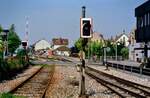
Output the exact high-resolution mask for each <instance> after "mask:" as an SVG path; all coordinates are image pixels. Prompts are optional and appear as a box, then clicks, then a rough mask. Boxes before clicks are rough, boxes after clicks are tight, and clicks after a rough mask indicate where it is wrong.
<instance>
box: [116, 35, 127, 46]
mask: <svg viewBox="0 0 150 98" xmlns="http://www.w3.org/2000/svg"><path fill="white" fill-rule="evenodd" d="M115 43H124V45H125V46H126V47H128V45H129V37H128V36H127V35H126V34H125V33H123V34H121V35H119V36H116V39H115Z"/></svg>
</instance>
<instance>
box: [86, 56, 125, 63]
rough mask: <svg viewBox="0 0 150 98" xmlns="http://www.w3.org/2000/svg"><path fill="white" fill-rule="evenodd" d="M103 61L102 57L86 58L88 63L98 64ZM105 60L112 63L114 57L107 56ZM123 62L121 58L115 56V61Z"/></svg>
mask: <svg viewBox="0 0 150 98" xmlns="http://www.w3.org/2000/svg"><path fill="white" fill-rule="evenodd" d="M103 59H104V57H103V56H100V57H94V56H93V57H89V58H88V62H91V63H92V62H93V63H94V62H95V63H100V62H103ZM106 60H107V61H112V60H116V56H107V57H106ZM121 60H123V58H122V56H117V61H121Z"/></svg>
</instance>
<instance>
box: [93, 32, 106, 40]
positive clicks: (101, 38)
mask: <svg viewBox="0 0 150 98" xmlns="http://www.w3.org/2000/svg"><path fill="white" fill-rule="evenodd" d="M91 41H97V42H104V38H103V35H102V34H100V33H97V32H94V33H93V35H92V38H91Z"/></svg>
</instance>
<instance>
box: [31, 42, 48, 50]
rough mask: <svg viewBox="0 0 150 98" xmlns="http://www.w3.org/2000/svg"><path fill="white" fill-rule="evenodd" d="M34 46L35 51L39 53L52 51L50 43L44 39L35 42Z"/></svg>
mask: <svg viewBox="0 0 150 98" xmlns="http://www.w3.org/2000/svg"><path fill="white" fill-rule="evenodd" d="M33 46H34V50H35V51H38V50H44V49H50V43H48V42H47V41H46V40H44V39H42V40H38V41H37V42H35V43H34V44H33Z"/></svg>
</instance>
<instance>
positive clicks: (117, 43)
mask: <svg viewBox="0 0 150 98" xmlns="http://www.w3.org/2000/svg"><path fill="white" fill-rule="evenodd" d="M118 45H120V43H119V42H116V61H117V60H118V59H117V58H118V57H117V55H118V53H117V51H118V50H117V46H118Z"/></svg>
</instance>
